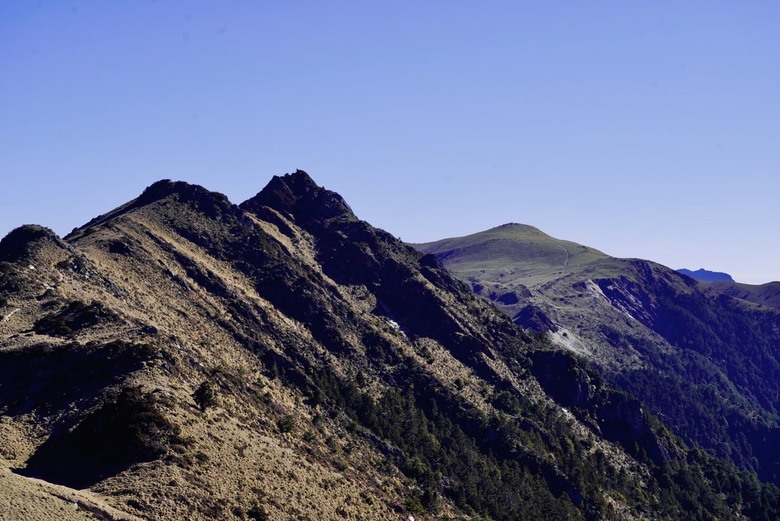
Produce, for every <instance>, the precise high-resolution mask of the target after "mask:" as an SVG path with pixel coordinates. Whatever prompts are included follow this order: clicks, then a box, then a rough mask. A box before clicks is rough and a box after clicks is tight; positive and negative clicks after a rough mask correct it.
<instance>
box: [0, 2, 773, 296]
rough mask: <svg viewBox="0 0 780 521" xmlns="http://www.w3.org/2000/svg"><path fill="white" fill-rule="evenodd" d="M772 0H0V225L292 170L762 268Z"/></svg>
mask: <svg viewBox="0 0 780 521" xmlns="http://www.w3.org/2000/svg"><path fill="white" fill-rule="evenodd" d="M779 27H780V3H778V2H776V1H764V2H757V1H750V0H745V1H727V2H726V1H717V0H710V1H701V2H699V1H685V2H677V1H653V2H650V1H646V2H644V1H642V2H626V1H614V2H602V1H595V0H594V1H587V2H571V1H567V2H555V1H541V0H539V1H536V2H524V1H509V2H456V1H442V2H401V1H393V2H358V1H355V2H339V1H335V2H306V1H295V2H286V1H284V2H283V1H268V2H259V1H251V2H250V1H246V2H242V1H227V0H226V1H208V2H205V1H203V2H197V1H186V2H185V1H181V2H175V1H165V0H159V1H156V2H153V1H150V2H142V1H135V2H105V1H83V2H82V1H72V2H62V1H53V0H52V1H37V2H36V1H20V2H2V3H1V4H0V180H2V189H0V235H5V233H7V232H8V231H10V230H11V229H12V228H14V227H16V226H18V225H20V224H23V223H30V222H34V223H39V224H43V225H45V226H49V227H51V228H53V229H54V230H55V231H56V232H58V233H60V234H65V233H67V232H68V231H70V229H72V228H73V227H75V226H78V225H81V224H83V223H85V222H86V221H87V220H89V219H90V218H92V217H94V216H95V215H98V214H100V213H103V212H105V211H107V210H109V209H111V208H113V207H115V206H117V205H119V204H121V203H123V202H125V201H127V200H129V199H131V198H133V197H135V196H136V195H138V193H140V191H141V190H142V189H143V188H144V187H145V186H147V185H149V184H150V183H152V182H153V181H155V180H157V179H161V178H173V179H182V180H186V181H190V182H193V183H198V184H202V185H204V186H206V187H207V188H210V189H212V190H216V191H220V192H223V193H225V194H227V195H228V196H229V197H230V198H231V200H233V201H234V202H241V201H243V200H244V199H246V198H248V197H250V196H252V195H254V193H256V192H257V191H259V190H260V189H261V188H262V187H263V186H264V185H265V184H266V183H267V181H268V180H269V179H270V177H271V176H272V175H274V174H283V173H285V172H290V171H293V170H295V169H296V168H301V169H304V170H306V171H308V172H309V173H310V174H311V175H312V177H314V179H315V180H316V181H317V182H319V183H320V184H322V185H324V186H326V187H327V188H330V189H333V190H336V191H338V192H340V193H341V194H342V195H344V197H346V199H347V201H348V202H349V203H350V205H351V206H352V208H353V209H354V210H355V212H356V213H357V214H358V216H359V217H361V218H363V219H366V220H368V221H369V222H371V223H372V224H375V225H377V226H379V227H382V228H384V229H386V230H388V231H390V232H391V233H393V234H395V235H397V236H400V237H401V238H402V239H404V240H406V241H413V242H422V241H429V240H434V239H438V238H443V237H447V236H455V235H465V234H468V233H472V232H476V231H479V230H483V229H487V228H490V227H493V226H496V225H499V224H502V223H505V222H510V221H514V222H522V223H527V224H532V225H535V226H537V227H539V228H541V229H542V230H544V231H546V232H547V233H549V234H551V235H554V236H556V237H559V238H563V239H569V240H574V241H577V242H581V243H584V244H587V245H590V246H594V247H596V248H599V249H601V250H603V251H605V252H607V253H609V254H612V255H616V256H621V257H642V258H649V259H652V260H656V261H658V262H661V263H663V264H666V265H668V266H671V267H673V268H679V267H688V268H692V269H694V268H698V267H706V268H709V269H715V270H721V271H727V272H729V273H731V274H732V275H733V276H734V277H735V278H736V279H737V280H740V281H744V282H754V283H757V282H766V281H769V280H780V261H779V259H780V236H779V235H778V233H777V228H778V225H780V206H779V205H778V198H780V30H778V28H779Z"/></svg>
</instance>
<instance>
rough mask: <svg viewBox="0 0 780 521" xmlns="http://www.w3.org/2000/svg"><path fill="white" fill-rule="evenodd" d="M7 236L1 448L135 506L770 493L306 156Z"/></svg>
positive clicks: (577, 515)
mask: <svg viewBox="0 0 780 521" xmlns="http://www.w3.org/2000/svg"><path fill="white" fill-rule="evenodd" d="M534 233H535V232H534ZM9 237H10V238H8V237H7V238H6V239H4V240H3V241H2V242H0V259H2V262H0V297H1V298H2V299H3V300H2V302H0V310H1V311H2V318H0V414H2V417H1V418H0V420H2V421H0V435H1V436H2V438H3V439H4V440H6V443H5V444H4V445H3V446H2V447H0V463H2V464H3V465H5V466H12V467H14V468H15V469H17V470H18V471H19V472H23V473H25V474H28V475H31V476H36V477H40V478H44V479H47V480H50V481H53V482H57V483H60V484H63V485H67V486H71V487H90V488H91V490H92V491H93V492H95V493H97V494H100V495H102V497H103V499H104V500H105V501H106V502H109V503H111V504H112V505H114V506H115V507H117V508H118V509H120V510H123V511H125V512H128V513H129V514H133V515H136V516H139V517H142V518H145V519H166V520H167V519H185V518H186V519H231V518H232V519H247V518H249V519H318V520H319V519H323V520H330V519H355V520H357V519H395V518H408V516H409V515H415V516H418V517H420V518H422V519H426V518H434V517H445V516H449V517H451V518H455V519H466V518H471V517H473V515H480V516H490V517H491V518H493V519H496V520H510V519H550V518H553V519H604V518H615V519H618V518H619V519H641V518H646V517H648V516H651V517H659V518H674V517H675V516H677V517H680V516H679V515H678V514H680V512H684V511H686V509H687V510H691V511H696V512H698V511H699V510H701V511H702V512H704V509H703V507H702V506H701V502H700V500H698V499H696V498H693V499H691V498H689V497H688V496H684V495H683V493H682V492H681V490H680V488H679V487H674V486H672V485H671V483H673V482H675V481H674V480H678V481H681V480H682V481H684V480H688V481H689V482H691V483H696V484H697V486H698V487H700V488H701V490H702V495H705V496H706V497H707V498H709V499H711V501H710V503H708V505H707V512H708V513H711V514H712V515H717V516H720V517H723V518H728V517H729V516H732V515H733V514H734V513H735V512H737V511H741V512H744V513H746V515H750V516H754V517H756V514H757V513H764V512H765V511H766V512H769V513H770V514H773V513H776V512H777V511H778V509H780V501H778V500H777V497H776V496H775V495H773V494H774V493H775V492H774V491H773V489H770V488H768V487H766V486H763V485H761V484H756V486H755V487H754V488H753V489H751V490H752V491H753V494H752V496H749V497H747V498H746V497H745V496H746V495H745V494H742V495H741V496H740V495H738V494H737V493H736V492H735V491H734V490H732V489H731V488H725V487H724V486H723V485H721V483H729V484H733V483H736V484H737V485H734V486H735V487H736V486H739V487H742V484H743V483H748V482H749V480H750V477H749V476H746V475H743V474H739V473H737V472H736V471H734V470H733V469H730V468H726V469H725V470H722V472H723V473H724V476H726V477H725V478H724V479H722V480H718V481H717V482H715V481H714V480H708V479H705V478H704V476H703V471H702V469H703V468H705V467H706V466H707V465H710V464H712V463H713V462H714V461H715V460H712V459H710V458H709V457H708V456H706V455H704V454H700V453H693V452H687V451H686V450H685V449H684V448H682V447H680V446H678V445H677V444H676V442H675V441H674V440H673V439H672V438H671V437H668V436H666V434H665V430H664V428H663V426H662V425H661V424H660V423H658V422H657V420H656V419H655V418H653V417H652V416H651V415H649V414H647V412H646V411H645V409H644V408H643V407H642V406H641V405H640V404H639V402H637V401H636V400H635V399H633V398H631V397H629V396H627V395H625V394H621V393H616V392H615V391H613V390H610V389H609V388H608V387H606V386H605V385H604V384H603V383H602V382H601V380H600V379H599V377H598V375H597V374H596V373H595V372H593V371H591V370H590V369H588V368H587V367H585V366H584V365H583V364H582V362H581V361H580V360H577V359H574V358H563V359H559V358H557V355H555V354H553V353H552V352H551V350H550V346H548V345H546V344H544V342H542V341H540V340H538V339H534V338H532V337H531V336H529V335H527V334H526V333H525V332H523V331H522V330H521V329H519V328H517V327H516V326H515V325H514V324H513V323H512V322H511V320H509V318H508V317H505V316H503V315H502V314H501V313H499V312H498V311H497V310H496V309H495V308H493V307H492V306H491V305H489V304H488V303H486V302H484V301H483V300H482V299H479V298H477V297H476V296H475V295H474V294H473V293H472V292H471V291H470V289H469V287H468V286H466V284H464V283H462V282H460V281H458V280H457V279H455V278H453V276H452V275H451V274H450V273H449V272H448V271H447V270H446V269H445V268H444V266H443V265H442V264H441V262H440V261H439V259H437V257H436V256H434V255H425V254H422V253H420V252H417V251H416V250H414V249H412V248H410V247H408V246H407V245H404V244H403V243H401V242H400V241H398V240H397V239H395V238H394V237H393V236H392V235H390V234H388V233H386V232H384V231H382V230H378V229H376V228H373V227H372V226H370V225H369V224H368V223H365V222H363V221H360V220H359V219H358V218H357V217H356V216H355V215H354V214H353V213H352V211H351V210H350V209H349V206H348V205H347V204H346V203H345V202H344V201H343V199H342V198H341V197H340V196H338V194H335V193H333V192H330V191H328V190H325V189H323V188H321V187H319V186H317V185H316V184H315V183H314V182H313V181H312V180H311V178H310V177H309V176H308V175H307V174H306V173H304V172H301V171H298V172H295V173H294V174H290V175H286V176H282V177H276V178H274V179H273V180H272V181H271V182H270V183H269V185H268V186H267V187H266V188H265V189H264V190H262V191H261V192H260V193H259V194H258V195H256V196H255V197H253V198H252V199H250V200H248V201H246V202H245V203H243V204H241V205H240V206H236V205H234V204H232V203H231V202H230V201H228V200H227V198H225V197H224V196H223V195H221V194H216V193H213V192H209V191H208V190H206V189H204V188H202V187H199V186H194V185H189V184H187V183H182V182H173V181H167V180H165V181H160V182H158V183H155V184H154V185H152V186H150V187H149V188H148V189H147V190H145V191H144V193H143V194H141V196H139V197H138V198H137V199H135V200H133V201H130V202H129V203H127V204H125V205H123V206H121V207H119V208H117V209H115V210H113V211H111V212H109V213H107V214H105V215H101V216H99V217H97V218H96V219H93V220H92V221H91V222H90V223H88V224H87V225H85V226H83V227H81V228H79V229H76V230H74V232H73V233H71V234H70V235H68V236H67V237H66V239H65V240H64V241H63V240H60V239H58V238H56V236H54V235H53V234H51V233H50V232H47V231H46V230H44V229H38V228H35V227H28V228H25V229H22V230H21V231H17V232H14V233H13V234H12V235H10V236H9ZM555 253H556V254H558V255H559V252H555ZM31 266H32V268H31ZM514 294H515V295H516V296H517V298H518V301H520V300H521V299H522V298H525V297H526V296H527V295H528V294H530V292H527V293H525V292H522V291H517V292H515V293H514ZM620 295H623V293H620ZM531 315H534V314H533V313H532V314H531ZM535 316H536V318H537V319H538V320H539V321H541V322H542V323H544V321H543V315H541V314H536V315H535ZM564 407H568V408H571V412H569V411H568V410H566V409H565V408H564ZM718 468H720V467H718ZM618 477H619V478H618ZM729 486H731V485H729ZM745 486H747V485H745ZM648 490H652V491H653V494H650V493H648ZM740 490H741V489H740ZM656 492H657V494H656ZM1 495H2V491H0V496H1ZM651 497H657V498H659V499H650V498H651ZM4 504H5V503H4V502H2V501H0V517H2V516H3V515H5V514H4V511H3V510H2V508H3V505H4ZM691 505H692V506H691ZM648 513H649V514H648ZM692 518H694V519H696V518H697V517H696V515H694V517H692ZM700 518H703V516H700ZM756 518H759V517H756Z"/></svg>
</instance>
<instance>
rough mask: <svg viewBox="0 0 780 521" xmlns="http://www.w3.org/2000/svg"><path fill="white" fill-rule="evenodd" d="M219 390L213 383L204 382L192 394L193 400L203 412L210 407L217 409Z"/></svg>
mask: <svg viewBox="0 0 780 521" xmlns="http://www.w3.org/2000/svg"><path fill="white" fill-rule="evenodd" d="M217 389H218V388H217V386H216V385H214V384H213V383H211V382H209V381H204V382H202V383H201V384H200V385H199V386H198V388H197V389H195V392H194V393H192V398H193V399H194V400H195V403H196V404H198V407H199V408H200V410H201V411H205V410H206V409H208V408H209V407H215V406H216V405H217V404H218V403H219V400H218V394H217Z"/></svg>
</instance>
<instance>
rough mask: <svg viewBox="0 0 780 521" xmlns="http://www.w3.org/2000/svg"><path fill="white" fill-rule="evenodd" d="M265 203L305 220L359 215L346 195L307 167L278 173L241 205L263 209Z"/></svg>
mask: <svg viewBox="0 0 780 521" xmlns="http://www.w3.org/2000/svg"><path fill="white" fill-rule="evenodd" d="M262 206H267V207H269V208H273V209H274V210H277V211H279V212H282V213H284V214H287V215H288V216H289V215H295V217H296V218H297V219H298V220H303V221H324V220H327V219H333V218H336V217H340V218H344V219H347V220H356V219H357V218H356V217H355V214H354V213H353V212H352V209H351V208H350V207H349V205H348V204H347V203H346V201H344V198H343V197H341V196H340V195H339V194H337V193H336V192H332V191H330V190H326V189H325V188H323V187H321V186H319V185H317V183H315V182H314V180H312V178H311V177H310V176H309V174H307V173H306V172H304V171H303V170H296V171H295V172H293V173H292V174H286V175H284V176H281V177H279V176H274V177H273V178H272V179H271V181H270V182H269V183H268V185H267V186H266V187H265V188H263V189H262V190H261V191H260V192H259V193H258V194H257V195H255V196H254V197H252V198H251V199H249V200H247V201H244V202H243V203H241V205H240V207H241V208H242V209H243V210H249V211H259V210H260V207H262Z"/></svg>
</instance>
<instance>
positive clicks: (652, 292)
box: [416, 224, 780, 484]
mask: <svg viewBox="0 0 780 521" xmlns="http://www.w3.org/2000/svg"><path fill="white" fill-rule="evenodd" d="M416 247H417V248H418V249H420V250H421V251H422V252H425V253H432V254H435V255H436V256H437V258H439V259H440V260H441V261H442V262H443V263H444V264H445V266H446V267H447V268H448V269H450V270H451V271H452V272H453V273H454V274H455V275H457V276H458V277H460V278H461V279H462V280H464V281H466V282H467V283H469V284H470V285H471V287H472V289H473V290H474V291H475V292H476V293H477V294H480V295H482V296H483V297H485V298H487V299H489V300H491V301H492V302H493V303H495V305H497V306H498V307H499V308H500V309H501V310H503V311H504V312H505V313H506V314H507V316H510V317H512V319H513V320H514V322H515V323H517V324H518V325H521V326H522V327H524V328H526V329H527V330H531V331H535V332H537V333H539V334H543V335H545V337H546V338H548V339H549V341H551V342H552V343H553V344H555V345H556V346H558V347H559V348H560V349H563V350H565V351H568V352H572V353H576V354H577V355H578V356H580V357H582V359H584V360H586V361H588V362H590V363H591V364H592V366H593V367H594V368H595V369H596V370H597V371H598V372H599V373H600V375H601V376H602V377H603V378H604V379H605V380H606V381H607V382H608V383H609V384H610V385H612V386H615V387H617V388H619V389H622V390H624V391H627V392H630V393H632V394H633V395H635V396H636V397H637V398H639V399H640V400H641V401H643V402H644V403H646V404H647V405H648V407H649V408H650V410H651V411H652V412H653V413H654V414H656V415H658V417H659V418H660V419H661V420H662V421H663V422H665V423H666V424H667V425H669V426H670V427H671V428H672V430H673V431H674V432H675V433H676V434H677V435H679V436H681V437H682V438H683V439H684V440H685V441H686V443H689V444H691V445H693V446H697V447H701V448H703V449H706V450H707V451H710V452H712V453H714V454H717V455H718V456H720V457H722V458H726V459H729V460H730V461H732V462H733V463H735V464H737V465H738V466H740V467H742V468H745V469H750V470H753V471H756V472H758V474H759V476H760V477H761V478H762V479H764V480H767V481H770V482H773V483H775V484H778V483H780V449H779V447H780V426H779V425H778V413H780V394H779V393H778V387H777V383H776V382H777V381H778V377H780V313H778V309H776V308H772V307H770V306H771V304H770V302H774V303H776V302H777V300H776V298H775V297H776V296H777V293H776V292H773V291H772V287H771V286H768V287H766V288H762V289H761V291H757V290H756V289H755V288H749V287H747V288H746V287H745V286H744V285H737V284H734V283H728V282H725V281H724V282H715V283H706V284H705V283H699V282H697V281H695V280H693V279H691V278H688V277H686V276H684V275H681V274H679V273H677V272H675V271H673V270H671V269H668V268H666V267H664V266H661V265H659V264H656V263H653V262H649V261H644V260H639V259H616V258H612V257H609V256H606V255H604V254H602V253H601V252H598V251H596V250H593V249H591V248H588V247H585V246H581V245H578V244H575V243H572V242H568V241H560V240H558V239H554V238H552V237H549V236H548V235H545V234H543V233H542V232H540V231H539V230H537V229H535V228H532V227H529V226H524V225H517V224H509V225H504V226H500V227H497V228H494V229H491V230H487V231H485V232H482V233H477V234H473V235H469V236H466V237H459V238H452V239H444V240H441V241H436V242H432V243H428V244H420V245H416ZM775 289H776V288H775ZM773 299H774V300H773ZM757 300H762V301H763V304H762V305H756V302H757Z"/></svg>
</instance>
